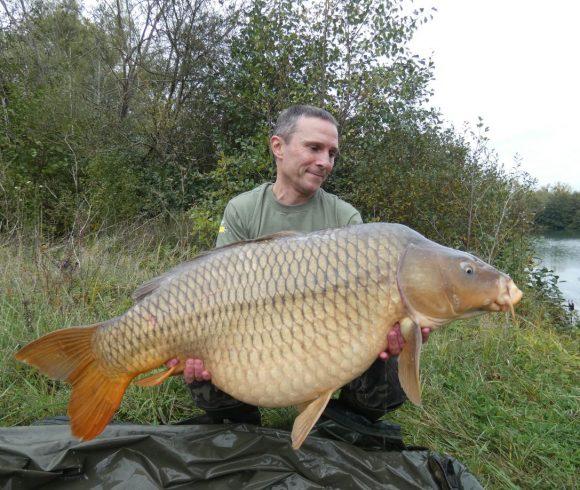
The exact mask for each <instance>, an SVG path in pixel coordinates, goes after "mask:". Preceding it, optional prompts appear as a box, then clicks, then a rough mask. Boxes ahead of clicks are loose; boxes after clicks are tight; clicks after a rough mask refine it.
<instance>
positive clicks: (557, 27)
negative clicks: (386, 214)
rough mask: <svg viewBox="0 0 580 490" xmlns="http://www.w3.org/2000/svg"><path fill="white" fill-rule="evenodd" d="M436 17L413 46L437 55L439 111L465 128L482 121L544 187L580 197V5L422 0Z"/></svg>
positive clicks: (508, 156)
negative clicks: (567, 188) (565, 187)
mask: <svg viewBox="0 0 580 490" xmlns="http://www.w3.org/2000/svg"><path fill="white" fill-rule="evenodd" d="M415 4H416V5H418V6H435V7H436V8H437V10H438V11H437V12H435V14H434V19H433V20H432V21H431V22H429V23H427V24H425V25H423V26H421V27H420V28H419V30H418V32H417V34H416V36H415V39H414V40H413V43H412V48H413V49H414V50H415V51H416V52H418V53H419V54H422V55H425V56H429V55H432V58H433V61H434V62H435V77H436V80H435V82H434V83H433V86H432V88H433V89H434V91H435V95H434V97H433V99H432V104H433V105H434V106H436V107H439V108H440V109H441V112H442V113H443V115H444V116H445V117H446V118H447V119H448V120H449V121H451V122H452V123H453V124H454V125H455V126H456V127H457V128H460V127H461V126H462V125H463V122H464V121H468V122H470V123H472V124H473V126H475V123H476V122H477V117H478V116H482V117H483V119H484V122H485V123H486V125H488V126H489V127H490V132H489V137H490V139H491V144H492V146H493V147H494V148H495V149H496V150H497V151H498V153H499V155H500V158H501V160H502V161H503V162H504V163H505V164H506V165H511V164H512V162H513V157H514V155H516V154H518V155H520V156H521V158H522V168H523V169H524V170H525V171H527V172H528V173H529V174H531V175H532V176H534V177H535V178H536V179H537V180H538V183H539V185H545V184H554V183H556V182H565V183H568V184H569V185H571V186H572V188H573V189H574V190H577V191H580V68H579V67H580V61H579V60H580V52H579V51H580V27H579V26H578V23H579V22H580V2H577V1H574V0H552V1H550V2H547V1H537V0H528V1H524V0H503V1H502V0H440V1H438V2H436V1H434V0H431V1H428V0H420V1H417V2H415Z"/></svg>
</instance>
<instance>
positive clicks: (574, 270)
mask: <svg viewBox="0 0 580 490" xmlns="http://www.w3.org/2000/svg"><path fill="white" fill-rule="evenodd" d="M536 255H537V257H538V259H540V261H541V263H542V264H543V265H545V266H546V267H548V268H549V269H552V270H553V271H554V273H555V274H556V275H558V276H559V277H560V279H559V282H558V285H559V287H560V291H562V295H563V296H564V298H565V299H566V300H567V301H568V300H572V301H574V304H575V305H576V309H580V234H575V235H570V234H549V235H544V236H541V237H538V239H537V240H536Z"/></svg>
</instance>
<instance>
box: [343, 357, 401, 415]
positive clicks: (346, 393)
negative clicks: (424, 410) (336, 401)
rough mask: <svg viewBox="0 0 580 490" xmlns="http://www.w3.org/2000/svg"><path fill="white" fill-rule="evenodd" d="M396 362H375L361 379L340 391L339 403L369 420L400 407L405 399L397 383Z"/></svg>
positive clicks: (390, 360)
mask: <svg viewBox="0 0 580 490" xmlns="http://www.w3.org/2000/svg"><path fill="white" fill-rule="evenodd" d="M397 362H398V360H397V358H396V357H395V358H390V359H388V360H387V361H382V360H377V361H375V362H374V363H373V364H372V366H371V367H370V368H369V369H368V370H367V371H365V372H364V373H363V374H362V375H361V376H359V377H358V378H356V379H354V380H353V381H351V382H350V383H348V384H347V385H346V386H344V387H343V388H342V390H341V393H340V400H341V401H342V402H343V403H344V404H346V405H347V406H348V407H350V409H352V410H353V411H355V412H357V413H360V414H362V415H364V416H365V417H367V418H368V419H370V420H372V421H375V420H378V419H379V418H381V417H382V416H383V415H384V414H385V413H387V412H390V411H392V410H395V409H396V408H398V407H400V406H401V405H402V404H403V403H404V402H405V400H406V399H407V397H406V396H405V392H404V391H403V388H402V387H401V384H400V383H399V375H398V370H397Z"/></svg>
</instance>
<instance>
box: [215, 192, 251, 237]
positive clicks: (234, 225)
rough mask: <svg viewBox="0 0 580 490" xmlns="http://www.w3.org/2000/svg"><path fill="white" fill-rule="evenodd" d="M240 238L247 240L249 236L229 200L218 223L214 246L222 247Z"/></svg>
mask: <svg viewBox="0 0 580 490" xmlns="http://www.w3.org/2000/svg"><path fill="white" fill-rule="evenodd" d="M241 240H249V237H248V236H247V232H246V231H245V230H244V226H243V223H242V220H241V218H240V215H239V213H238V211H237V210H236V208H235V206H234V204H233V203H232V202H231V201H230V202H229V203H228V205H227V206H226V209H225V211H224V215H223V218H222V221H221V223H220V229H219V232H218V236H217V240H216V247H223V246H224V245H229V244H230V243H235V242H239V241H241Z"/></svg>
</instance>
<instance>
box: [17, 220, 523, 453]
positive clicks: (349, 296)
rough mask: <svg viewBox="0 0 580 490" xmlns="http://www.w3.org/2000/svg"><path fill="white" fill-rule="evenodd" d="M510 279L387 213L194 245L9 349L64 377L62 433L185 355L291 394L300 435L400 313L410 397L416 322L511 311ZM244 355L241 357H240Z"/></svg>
mask: <svg viewBox="0 0 580 490" xmlns="http://www.w3.org/2000/svg"><path fill="white" fill-rule="evenodd" d="M521 296H522V293H521V291H520V290H519V289H518V288H517V287H516V286H515V284H514V283H513V281H512V280H511V279H510V278H509V276H507V275H506V274H503V273H501V272H499V271H497V270H496V269H495V268H493V267H492V266H490V265H488V264H486V263H485V262H483V261H481V260H480V259H478V258H476V257H474V256H473V255H470V254H468V253H465V252H460V251H457V250H454V249H451V248H447V247H444V246H442V245H438V244H437V243H435V242H432V241H430V240H428V239H427V238H425V237H424V236H422V235H421V234H419V233H417V232H415V231H413V230H412V229H410V228H408V227H406V226H403V225H398V224H387V223H373V224H363V225H355V226H351V227H347V228H342V229H332V230H324V231H318V232H314V233H309V234H306V235H303V234H296V233H282V234H278V235H273V236H271V237H266V238H262V239H257V240H253V241H249V242H242V243H239V244H234V245H229V246H226V247H222V248H219V249H215V250H212V251H210V252H207V253H205V254H201V255H200V256H198V257H197V258H195V259H194V260H192V261H191V262H187V263H185V264H182V265H180V266H178V267H177V268H175V269H174V270H172V271H170V272H168V273H167V274H165V275H162V276H160V277H158V278H156V279H154V280H152V281H150V282H148V283H146V284H145V285H144V286H142V287H141V288H139V289H138V290H137V291H136V292H135V294H134V298H135V300H136V304H135V305H134V306H133V307H132V308H130V309H129V310H128V311H127V312H126V313H124V314H123V315H121V316H119V317H116V318H112V319H110V320H107V321H104V322H102V323H99V324H95V325H91V326H86V327H72V328H65V329H61V330H57V331H54V332H51V333H49V334H47V335H45V336H44V337H41V338H39V339H37V340H35V341H33V342H31V343H30V344H28V345H27V346H25V347H23V348H22V349H21V350H20V351H19V352H18V353H17V354H16V358H17V359H19V360H21V361H24V362H27V363H29V364H31V365H34V366H36V367H37V368H38V369H40V371H42V372H43V373H44V374H46V375H48V376H50V377H52V378H55V379H61V380H66V381H68V382H69V383H71V384H72V394H71V398H70V402H69V406H68V414H69V416H70V419H71V428H72V432H73V434H74V435H75V436H77V437H79V438H81V439H83V440H88V439H92V438H94V437H95V436H97V435H98V434H99V433H101V432H102V431H103V429H104V428H105V426H106V425H107V423H108V422H109V421H110V420H111V418H112V417H113V415H114V413H115V411H116V410H117V408H118V406H119V404H120V403H121V399H122V397H123V394H124V392H125V390H126V388H127V386H128V385H129V383H130V382H131V381H132V380H133V379H134V378H135V377H137V376H138V375H140V374H142V373H146V372H148V371H151V370H152V369H155V368H157V367H159V366H162V365H163V364H164V363H165V362H166V361H168V360H169V359H172V358H175V357H177V358H179V359H181V360H182V361H181V362H180V364H178V365H177V366H174V367H172V368H169V369H167V370H166V371H163V372H160V373H156V374H153V375H151V376H149V377H147V378H145V379H142V380H140V381H137V383H138V384H141V385H145V386H151V385H155V384H159V383H161V382H163V381H164V380H165V379H166V378H167V377H168V376H170V375H174V374H177V373H180V372H182V371H183V367H184V361H183V360H185V359H187V358H191V357H198V358H201V359H203V362H204V364H205V366H206V368H207V370H208V371H210V372H211V373H212V382H213V383H214V384H215V385H216V386H217V387H218V388H220V389H221V390H223V391H225V392H226V393H228V394H230V395H231V396H233V397H234V398H236V399H238V400H242V401H244V402H246V403H250V404H252V405H257V406H263V407H282V406H290V405H296V406H297V407H298V409H299V411H300V412H301V413H300V415H298V417H297V418H296V420H295V422H294V427H293V430H292V444H293V447H294V448H298V447H300V445H301V444H302V442H303V441H304V439H305V438H306V436H307V435H308V433H309V432H310V430H311V428H312V427H313V425H314V424H315V423H316V420H317V419H318V418H319V417H320V415H321V413H322V411H323V410H324V408H325V407H326V405H327V403H328V401H329V399H330V397H331V395H332V393H333V392H334V391H335V390H337V389H339V388H340V387H341V386H343V385H345V384H346V383H348V382H349V381H351V380H352V379H354V378H356V377H357V376H359V375H360V374H362V373H363V372H364V371H365V370H366V369H368V367H369V366H370V365H371V364H372V363H373V362H374V361H375V359H377V356H378V355H379V353H380V352H382V351H384V350H385V349H386V347H387V334H388V332H389V330H390V329H391V328H393V326H394V325H395V324H396V323H397V322H399V323H400V325H401V332H402V335H403V337H404V339H405V345H404V348H403V350H402V352H401V354H400V356H399V379H400V381H401V386H402V387H403V389H404V390H405V393H406V394H407V397H408V398H409V400H411V401H412V402H413V403H416V404H420V403H421V392H420V383H419V360H420V353H421V327H424V326H428V327H431V328H437V327H439V326H441V325H444V324H446V323H448V322H450V321H452V320H454V319H457V318H466V317H469V316H473V315H476V314H480V313H483V312H486V311H509V310H510V309H511V311H512V312H513V305H514V304H515V303H517V302H518V301H519V300H520V298H521ZM249 367H251V369H250V368H249Z"/></svg>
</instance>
